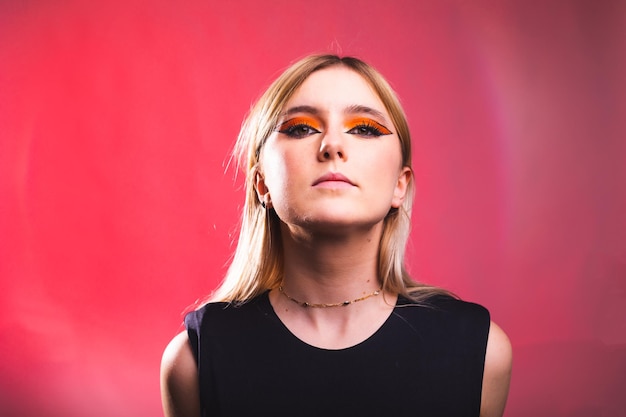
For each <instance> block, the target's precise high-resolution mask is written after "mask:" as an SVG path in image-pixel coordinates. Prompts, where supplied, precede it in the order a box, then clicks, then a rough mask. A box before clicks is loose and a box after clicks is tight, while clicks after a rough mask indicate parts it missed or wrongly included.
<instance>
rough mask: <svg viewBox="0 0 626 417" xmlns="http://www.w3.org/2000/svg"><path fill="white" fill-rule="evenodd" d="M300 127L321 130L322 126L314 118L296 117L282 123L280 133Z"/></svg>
mask: <svg viewBox="0 0 626 417" xmlns="http://www.w3.org/2000/svg"><path fill="white" fill-rule="evenodd" d="M299 125H306V126H310V127H312V128H313V129H315V130H321V128H320V125H319V123H318V122H317V120H315V119H314V118H312V117H304V116H300V117H294V118H293V119H289V120H287V121H286V122H284V123H282V124H281V125H280V126H279V128H278V131H279V132H282V131H284V130H287V129H290V128H292V127H294V126H299Z"/></svg>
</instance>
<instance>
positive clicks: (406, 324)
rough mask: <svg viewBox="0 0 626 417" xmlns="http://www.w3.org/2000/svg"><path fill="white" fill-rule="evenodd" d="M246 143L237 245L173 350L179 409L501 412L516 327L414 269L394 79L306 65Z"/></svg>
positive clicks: (258, 117)
mask: <svg viewBox="0 0 626 417" xmlns="http://www.w3.org/2000/svg"><path fill="white" fill-rule="evenodd" d="M236 150H237V151H238V154H239V156H240V161H241V163H242V166H243V167H244V169H245V172H246V190H247V194H246V202H245V208H244V213H243V218H242V225H241V232H240V237H239V241H238V245H237V250H236V253H235V256H234V259H233V263H232V265H231V267H230V269H229V271H228V274H227V276H226V278H225V280H224V282H223V283H222V285H221V286H220V288H218V289H217V291H216V292H215V294H214V295H213V298H212V300H211V302H210V303H207V304H205V305H204V306H202V307H200V308H199V309H197V310H196V311H194V312H191V313H189V314H188V315H187V316H186V317H185V324H186V327H187V330H186V331H185V332H182V333H181V334H179V335H178V336H176V337H175V338H174V339H173V340H172V341H171V342H170V344H169V345H168V347H167V349H166V350H165V353H164V356H163V362H162V367H161V387H162V398H163V408H164V411H165V415H166V416H168V417H191V416H193V417H197V416H239V417H241V416H252V415H255V416H259V415H262V416H266V415H267V416H339V415H341V416H345V415H359V416H427V417H433V416H446V417H451V416H481V417H491V416H501V415H502V413H503V410H504V406H505V402H506V397H507V393H508V388H509V379H510V371H511V347H510V343H509V341H508V338H507V336H506V335H505V334H504V332H503V331H502V330H501V329H500V328H499V327H498V326H497V325H495V324H494V323H492V322H490V318H489V313H488V312H487V310H486V309H484V308H483V307H481V306H479V305H476V304H472V303H468V302H464V301H460V300H458V299H456V298H455V297H452V296H451V295H449V294H448V293H447V292H446V291H444V290H441V289H437V288H433V287H429V286H426V285H423V284H419V283H416V282H414V281H412V280H411V278H410V277H409V276H408V274H407V273H406V271H405V269H404V250H405V244H406V240H407V237H408V233H409V225H410V209H411V203H412V189H413V188H412V187H413V183H412V171H411V143H410V136H409V129H408V126H407V122H406V118H405V116H404V113H403V111H402V108H401V107H400V104H399V102H398V99H397V98H396V96H395V94H394V92H393V90H392V89H391V88H390V86H389V85H388V84H387V82H386V81H385V80H384V79H383V78H382V76H381V75H380V74H379V73H378V72H376V71H375V70H374V69H373V68H372V67H371V66H369V65H367V64H365V63H364V62H362V61H360V60H358V59H355V58H350V57H344V58H339V57H337V56H332V55H320V56H310V57H307V58H305V59H303V60H301V61H299V62H297V63H295V64H294V65H292V66H291V67H290V68H289V69H287V70H286V71H285V72H284V73H283V74H282V75H281V76H280V77H279V78H278V79H277V80H276V81H275V82H274V83H273V84H272V85H271V86H270V88H269V89H268V90H267V91H266V92H265V94H264V95H263V96H262V97H261V98H260V100H259V101H258V102H257V103H256V105H255V106H254V107H253V108H252V110H251V112H250V114H249V116H248V118H247V119H246V121H245V123H244V125H243V127H242V130H241V133H240V135H239V138H238V142H237V147H236Z"/></svg>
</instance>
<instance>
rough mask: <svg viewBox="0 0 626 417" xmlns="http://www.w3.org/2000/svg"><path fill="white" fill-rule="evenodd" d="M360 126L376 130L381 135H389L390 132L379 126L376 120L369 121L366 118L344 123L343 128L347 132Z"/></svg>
mask: <svg viewBox="0 0 626 417" xmlns="http://www.w3.org/2000/svg"><path fill="white" fill-rule="evenodd" d="M360 126H368V127H372V128H374V129H376V130H378V131H379V132H380V134H381V135H391V131H390V130H389V129H387V128H386V127H385V126H383V125H381V124H380V123H378V122H377V121H376V120H373V119H369V118H367V117H358V118H356V119H352V120H350V121H349V122H348V123H346V126H345V128H346V129H347V130H352V129H354V128H355V127H360Z"/></svg>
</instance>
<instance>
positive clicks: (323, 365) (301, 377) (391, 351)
mask: <svg viewBox="0 0 626 417" xmlns="http://www.w3.org/2000/svg"><path fill="white" fill-rule="evenodd" d="M429 305H431V307H424V306H417V305H412V304H411V303H410V302H409V301H408V300H406V299H403V298H400V299H399V300H398V303H397V305H396V307H395V308H394V311H393V313H392V314H391V315H390V316H389V318H388V319H387V321H386V322H385V323H384V324H383V325H382V327H381V328H380V329H379V330H378V331H377V332H376V333H375V334H374V335H372V336H371V337H370V338H368V339H367V340H365V341H363V342H362V343H360V344H358V345H356V346H353V347H350V348H346V349H340V350H326V349H320V348H316V347H313V346H310V345H308V344H306V343H304V342H302V341H301V340H299V339H298V338H296V337H295V336H294V335H293V334H292V333H291V332H289V330H288V329H287V328H286V327H285V326H284V325H283V324H282V322H281V321H280V320H279V318H278V316H277V315H276V314H275V312H274V310H273V308H272V306H271V304H270V302H269V298H268V295H267V293H264V294H263V295H261V296H259V297H257V298H256V299H254V300H252V301H250V302H248V303H246V304H244V305H242V306H239V307H234V306H233V305H227V304H224V303H212V304H208V305H206V306H204V307H202V308H200V309H199V310H197V311H193V312H191V313H189V314H188V315H187V316H186V317H185V325H186V326H187V331H188V334H189V340H190V343H191V346H192V348H193V351H194V353H195V355H196V359H197V362H198V372H199V379H200V396H201V402H202V404H201V405H202V413H203V414H202V415H203V416H211V417H215V416H237V417H245V416H290V417H299V416H303V417H304V416H426V417H437V416H441V417H443V416H445V417H453V416H459V417H460V416H468V417H469V416H478V415H479V410H480V395H481V387H482V377H483V369H484V361H485V350H486V344H487V335H488V332H489V313H488V311H487V310H486V309H485V308H483V307H481V306H479V305H477V304H472V303H467V302H463V301H459V300H456V299H452V298H447V297H440V296H437V297H435V298H432V299H431V300H430V301H429Z"/></svg>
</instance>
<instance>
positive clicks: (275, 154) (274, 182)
mask: <svg viewBox="0 0 626 417" xmlns="http://www.w3.org/2000/svg"><path fill="white" fill-rule="evenodd" d="M291 165H292V163H291V160H290V158H289V156H288V155H286V154H285V153H284V152H282V151H281V150H280V149H275V148H273V147H269V148H268V149H266V150H265V151H264V153H263V157H262V159H261V166H262V170H263V176H264V178H265V185H266V186H267V188H268V190H269V191H270V193H275V194H276V193H279V192H280V190H283V189H285V188H286V187H287V186H288V184H287V181H288V179H289V178H290V177H291V171H292V170H291V168H290V166H291Z"/></svg>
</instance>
